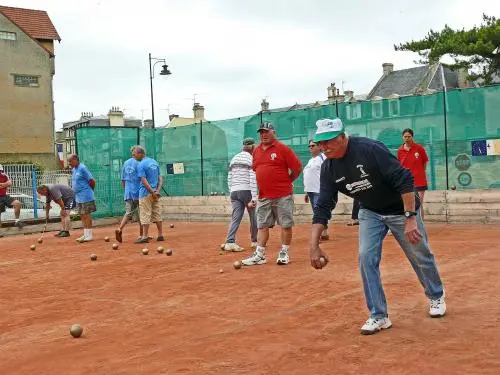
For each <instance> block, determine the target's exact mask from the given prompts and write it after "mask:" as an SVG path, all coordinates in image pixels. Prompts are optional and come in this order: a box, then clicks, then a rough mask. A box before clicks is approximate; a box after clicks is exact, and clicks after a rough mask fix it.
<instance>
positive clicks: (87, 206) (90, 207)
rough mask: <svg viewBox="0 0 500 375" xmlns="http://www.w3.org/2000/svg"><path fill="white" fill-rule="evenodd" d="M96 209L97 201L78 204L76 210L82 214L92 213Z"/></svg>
mask: <svg viewBox="0 0 500 375" xmlns="http://www.w3.org/2000/svg"><path fill="white" fill-rule="evenodd" d="M95 211H96V208H95V201H90V202H85V203H77V204H76V212H77V213H78V214H80V215H90V214H91V213H92V212H95Z"/></svg>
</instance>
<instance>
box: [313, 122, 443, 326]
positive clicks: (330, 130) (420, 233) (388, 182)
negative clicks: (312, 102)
mask: <svg viewBox="0 0 500 375" xmlns="http://www.w3.org/2000/svg"><path fill="white" fill-rule="evenodd" d="M316 127H317V130H316V134H315V136H314V142H318V144H319V146H320V148H321V151H322V152H323V153H324V154H325V156H326V157H327V160H325V161H324V163H323V165H322V169H321V182H320V196H319V199H318V204H317V206H316V208H315V209H314V216H313V225H312V233H311V245H310V258H311V265H312V266H313V267H314V268H316V269H320V268H322V267H324V266H325V265H326V264H327V263H328V256H327V255H326V254H325V253H324V252H323V250H321V248H320V247H319V240H320V236H321V232H322V231H323V227H324V225H325V224H326V223H327V222H328V220H330V218H331V211H332V209H333V208H334V207H335V205H336V203H337V197H338V192H341V193H343V194H345V195H348V196H350V197H352V198H354V199H357V200H358V201H359V202H360V204H361V209H360V211H359V215H358V218H359V269H360V272H361V277H362V279H363V287H364V293H365V299H366V303H367V306H368V310H369V311H370V316H369V318H368V320H367V321H366V322H365V324H364V325H363V326H362V327H361V334H364V335H369V334H373V333H376V332H378V331H380V330H382V329H386V328H390V327H391V326H392V323H391V321H390V319H389V316H388V312H387V302H386V299H385V295H384V290H383V288H382V281H381V279H380V270H379V263H380V260H381V256H382V242H383V240H384V237H385V236H386V235H387V231H388V230H389V229H390V230H391V231H392V233H393V235H394V238H395V239H396V240H397V241H398V242H399V245H400V246H401V248H402V249H403V251H404V252H405V255H406V257H407V258H408V260H409V261H410V263H411V265H412V267H413V269H414V270H415V273H416V274H417V277H418V279H419V280H420V283H421V284H422V286H423V288H424V290H425V295H426V296H427V298H428V299H429V300H430V309H429V314H430V316H431V317H433V318H437V317H441V316H443V315H444V314H445V312H446V303H445V300H444V289H443V284H442V282H441V278H440V276H439V272H438V269H437V266H436V262H435V260H434V255H433V253H432V251H431V248H430V247H429V242H428V239H427V233H426V231H425V227H424V224H423V222H422V218H421V217H420V211H419V207H418V206H419V201H418V196H417V195H416V194H415V188H414V185H413V176H412V174H411V172H410V171H409V170H407V169H405V168H403V167H402V166H401V164H400V163H399V161H398V160H397V159H396V157H395V156H393V155H392V154H391V153H390V151H389V150H388V149H387V147H385V146H384V144H382V143H381V142H378V141H375V140H372V139H368V138H364V137H349V136H348V135H347V134H346V133H345V130H344V125H343V124H342V121H341V120H340V119H334V120H330V119H324V120H319V121H317V122H316Z"/></svg>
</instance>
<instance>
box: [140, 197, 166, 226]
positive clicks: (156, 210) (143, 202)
mask: <svg viewBox="0 0 500 375" xmlns="http://www.w3.org/2000/svg"><path fill="white" fill-rule="evenodd" d="M139 218H140V220H141V224H143V225H145V224H151V223H158V222H160V221H161V215H160V200H158V199H157V200H154V199H153V195H152V194H150V195H148V196H147V197H144V198H139Z"/></svg>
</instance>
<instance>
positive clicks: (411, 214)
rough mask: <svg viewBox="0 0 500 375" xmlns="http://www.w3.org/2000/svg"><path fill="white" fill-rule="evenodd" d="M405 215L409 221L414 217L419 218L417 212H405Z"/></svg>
mask: <svg viewBox="0 0 500 375" xmlns="http://www.w3.org/2000/svg"><path fill="white" fill-rule="evenodd" d="M404 215H405V217H406V218H407V219H409V218H410V217H412V216H417V213H416V212H415V211H405V213H404Z"/></svg>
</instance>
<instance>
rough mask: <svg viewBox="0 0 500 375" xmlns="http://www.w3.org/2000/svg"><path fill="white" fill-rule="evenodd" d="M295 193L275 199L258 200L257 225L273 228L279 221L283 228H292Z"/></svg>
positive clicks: (260, 227)
mask: <svg viewBox="0 0 500 375" xmlns="http://www.w3.org/2000/svg"><path fill="white" fill-rule="evenodd" d="M293 207H294V203H293V195H288V196H286V197H282V198H275V199H267V198H263V199H259V200H258V201H257V227H258V228H259V229H262V228H272V227H273V226H274V224H275V223H278V225H279V226H281V227H282V228H291V227H293V226H294V222H293Z"/></svg>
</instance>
